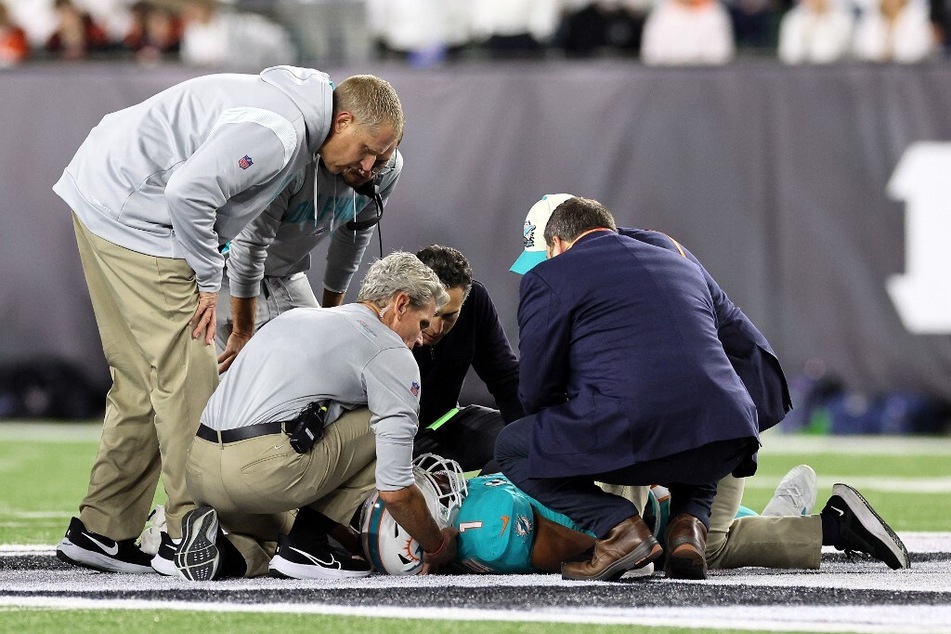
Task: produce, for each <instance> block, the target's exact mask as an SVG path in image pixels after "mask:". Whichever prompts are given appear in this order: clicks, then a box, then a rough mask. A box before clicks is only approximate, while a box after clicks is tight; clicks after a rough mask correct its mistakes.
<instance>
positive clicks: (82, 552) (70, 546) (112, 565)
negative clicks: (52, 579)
mask: <svg viewBox="0 0 951 634" xmlns="http://www.w3.org/2000/svg"><path fill="white" fill-rule="evenodd" d="M56 558H57V559H59V560H60V561H62V562H64V563H67V564H71V565H73V566H79V567H80V568H89V569H90V570H97V571H99V572H121V573H125V574H133V575H143V574H148V573H154V572H155V571H154V570H152V567H151V566H139V565H138V564H130V563H127V562H124V561H119V560H117V559H114V558H112V557H110V556H108V555H105V554H99V553H96V552H93V551H91V550H88V549H86V548H83V547H82V546H77V545H76V544H74V543H73V542H71V541H69V540H68V539H63V541H61V542H60V543H59V544H57V545H56Z"/></svg>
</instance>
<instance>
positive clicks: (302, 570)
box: [267, 555, 370, 580]
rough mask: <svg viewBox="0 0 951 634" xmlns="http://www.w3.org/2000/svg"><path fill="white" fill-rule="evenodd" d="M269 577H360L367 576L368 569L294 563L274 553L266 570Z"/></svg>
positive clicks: (368, 573)
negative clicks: (345, 568) (342, 568)
mask: <svg viewBox="0 0 951 634" xmlns="http://www.w3.org/2000/svg"><path fill="white" fill-rule="evenodd" d="M267 573H268V576H269V577H275V578H277V579H329V580H334V579H360V578H362V577H369V576H370V571H369V570H339V569H331V568H322V567H320V566H314V565H310V564H296V563H294V562H293V561H288V560H287V559H284V558H283V557H281V556H280V555H274V557H272V558H271V563H269V564H268V570H267Z"/></svg>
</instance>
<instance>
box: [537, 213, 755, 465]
mask: <svg viewBox="0 0 951 634" xmlns="http://www.w3.org/2000/svg"><path fill="white" fill-rule="evenodd" d="M708 277H709V276H708V275H706V274H705V271H704V270H703V268H702V267H701V266H699V265H698V264H697V263H696V262H695V261H694V260H692V259H691V258H688V257H685V256H684V255H682V254H681V253H679V252H678V251H677V250H676V249H669V248H663V247H661V246H658V245H655V244H650V243H648V242H645V241H642V240H636V239H634V238H632V237H630V236H623V235H620V234H618V233H614V232H611V231H601V232H595V233H591V234H588V235H586V236H584V237H582V238H580V239H578V240H577V241H576V242H575V243H574V245H573V246H572V248H571V249H569V250H568V251H567V252H565V253H563V254H562V255H559V256H558V257H555V258H552V259H551V260H547V261H545V262H542V263H541V264H539V265H537V266H536V267H535V268H534V269H532V270H531V271H529V272H528V273H527V274H526V275H525V276H524V277H523V279H522V282H521V287H520V302H519V310H518V322H519V350H520V357H521V358H520V369H519V398H520V399H521V401H522V405H523V407H524V408H525V411H526V412H527V413H528V414H529V415H530V416H531V417H532V418H533V419H534V420H533V425H532V442H531V447H530V454H529V460H530V470H531V475H532V477H564V476H573V475H590V474H597V473H604V472H607V471H613V470H616V469H623V468H625V467H627V466H630V465H633V464H636V463H639V462H644V461H647V460H655V459H659V458H663V457H665V456H669V455H672V454H675V453H679V452H682V451H686V450H688V449H694V448H697V447H701V446H703V445H706V444H709V443H712V442H716V441H722V440H732V439H738V438H750V439H757V438H758V433H759V427H758V424H757V414H756V408H755V406H754V404H753V401H752V399H751V397H750V394H749V392H748V391H747V389H746V387H745V386H744V385H743V382H742V381H741V379H740V377H739V376H738V374H737V373H736V371H735V370H734V368H733V366H732V364H731V362H730V359H729V358H728V356H727V353H726V351H725V350H724V346H723V344H722V343H721V341H720V339H719V337H718V317H717V311H716V307H715V305H714V301H713V297H712V294H711V290H710V287H709V285H708Z"/></svg>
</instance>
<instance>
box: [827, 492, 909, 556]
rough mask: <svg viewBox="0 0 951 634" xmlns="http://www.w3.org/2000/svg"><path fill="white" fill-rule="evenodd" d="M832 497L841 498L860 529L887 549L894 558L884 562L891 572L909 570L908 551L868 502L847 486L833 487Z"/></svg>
mask: <svg viewBox="0 0 951 634" xmlns="http://www.w3.org/2000/svg"><path fill="white" fill-rule="evenodd" d="M832 495H833V496H836V495H837V496H839V497H840V498H842V501H843V502H845V503H846V505H848V507H849V508H850V509H851V510H852V513H853V514H854V515H855V517H856V519H858V521H859V523H860V524H861V525H862V528H864V529H865V530H866V531H868V532H869V533H870V534H871V535H872V537H875V538H877V539H878V541H879V543H881V544H883V545H884V546H885V547H886V548H887V549H888V552H889V553H891V555H892V556H893V557H894V561H891V560H884V561H885V563H886V564H887V565H888V567H889V568H891V569H892V570H898V569H900V568H911V560H910V559H909V557H908V549H906V548H905V544H904V543H903V542H902V541H901V539H900V538H899V537H898V535H896V534H895V531H893V530H892V529H891V527H890V526H889V525H888V524H887V523H885V520H883V519H882V518H881V517H880V516H879V515H878V513H876V512H875V509H873V508H872V506H871V505H870V504H869V503H868V500H866V499H865V498H864V497H862V494H861V493H859V492H858V491H856V490H855V489H853V488H852V487H850V486H849V485H847V484H841V483H839V484H835V485H833V487H832Z"/></svg>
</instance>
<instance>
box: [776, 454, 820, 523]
mask: <svg viewBox="0 0 951 634" xmlns="http://www.w3.org/2000/svg"><path fill="white" fill-rule="evenodd" d="M817 493H818V484H817V482H816V472H815V471H814V470H813V468H812V467H810V466H809V465H807V464H801V465H799V466H796V467H793V468H792V469H790V470H789V473H787V474H786V475H785V476H783V479H782V480H780V481H779V486H777V487H776V492H775V493H774V494H773V497H772V499H771V500H770V501H769V503H768V504H767V505H766V508H764V509H763V513H762V514H763V515H772V516H789V515H809V514H810V513H812V509H813V508H814V507H815V505H816V495H817Z"/></svg>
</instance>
